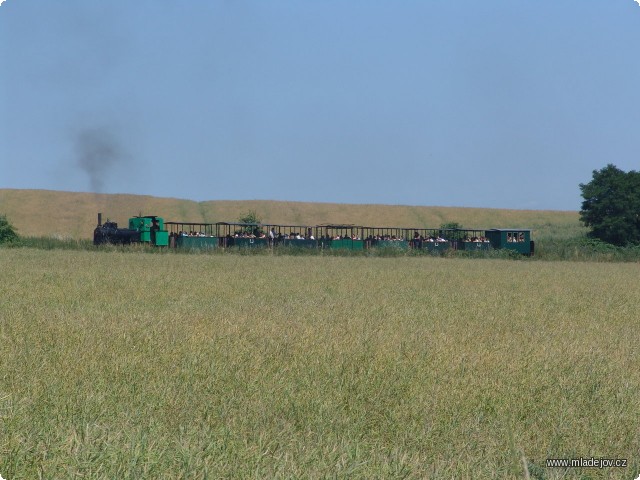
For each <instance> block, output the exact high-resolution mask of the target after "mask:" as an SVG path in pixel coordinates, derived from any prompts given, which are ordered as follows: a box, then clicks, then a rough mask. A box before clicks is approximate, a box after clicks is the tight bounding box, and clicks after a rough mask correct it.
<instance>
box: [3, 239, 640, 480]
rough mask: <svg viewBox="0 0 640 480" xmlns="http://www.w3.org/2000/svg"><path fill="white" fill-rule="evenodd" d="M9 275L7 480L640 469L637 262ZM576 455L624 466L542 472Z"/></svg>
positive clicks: (239, 261)
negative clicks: (625, 463)
mask: <svg viewBox="0 0 640 480" xmlns="http://www.w3.org/2000/svg"><path fill="white" fill-rule="evenodd" d="M122 252H127V253H126V254H123V253H122ZM0 264H1V265H2V266H3V280H2V283H1V284H0V288H1V289H2V291H1V295H0V432H1V433H0V474H2V475H3V476H4V477H5V478H9V479H11V480H16V479H27V478H28V479H31V478H52V479H53V478H56V479H57V478H86V479H97V478H123V479H134V478H135V479H144V478H154V479H155V478H172V479H174V478H190V479H191V478H195V479H199V478H248V477H250V478H326V477H330V478H433V479H435V478H447V479H448V478H463V479H464V478H468V479H471V478H473V479H476V478H523V477H524V475H525V465H526V470H527V471H529V474H530V475H531V476H532V478H583V479H589V478H624V479H628V478H635V476H637V475H638V473H639V467H640V464H639V463H638V451H640V433H639V431H638V428H637V426H638V424H639V422H640V408H639V403H638V391H640V357H639V356H638V355H637V354H636V353H637V349H638V345H639V344H640V338H639V337H640V335H639V333H638V329H637V320H636V313H637V312H638V311H639V310H640V297H639V296H638V295H637V288H636V286H637V276H638V266H637V265H633V264H593V263H568V262H564V263H563V262H555V263H547V262H504V261H496V260H491V259H486V260H483V261H478V260H473V259H441V258H433V257H420V258H402V257H397V258H364V257H351V258H349V257H347V258H341V257H325V258H319V257H314V256H283V257H277V258H276V257H275V256H272V255H259V256H252V257H249V256H242V255H227V254H224V255H144V254H142V253H140V252H133V251H131V250H114V251H111V252H108V251H101V252H92V251H62V250H54V251H44V250H37V249H27V248H22V249H0ZM576 456H577V457H580V456H583V457H588V456H600V457H619V458H627V459H629V465H630V466H629V467H628V468H626V469H619V470H597V469H583V470H579V469H576V470H569V471H566V472H565V471H559V470H551V469H546V468H545V467H544V460H545V458H547V457H576ZM523 458H524V463H523Z"/></svg>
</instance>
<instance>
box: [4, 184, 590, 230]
mask: <svg viewBox="0 0 640 480" xmlns="http://www.w3.org/2000/svg"><path fill="white" fill-rule="evenodd" d="M249 210H254V211H256V212H257V214H258V216H259V217H260V218H261V219H262V221H263V222H265V223H274V224H290V225H316V224H322V223H352V224H358V225H366V226H401V227H431V228H433V227H439V226H440V225H441V224H442V223H447V222H458V223H460V224H462V225H464V226H465V227H469V228H494V227H495V228H500V227H505V228H506V227H514V228H532V229H533V230H534V237H538V238H539V237H549V236H554V237H557V238H567V237H571V236H575V235H578V234H580V233H582V232H583V228H582V227H581V225H580V223H579V219H578V212H573V211H554V210H508V209H489V208H464V207H425V206H408V205H359V204H358V205H354V204H338V203H306V202H281V201H274V200H242V201H240V200H211V201H205V202H195V201H192V200H183V199H177V198H160V197H152V196H148V195H128V194H94V193H77V192H60V191H52V190H14V189H0V214H6V215H7V216H8V218H9V220H10V221H11V222H12V223H13V225H14V226H15V227H16V228H17V229H18V232H19V233H20V234H21V235H24V236H56V237H65V238H69V237H70V238H90V237H91V235H92V233H93V229H94V227H95V226H96V222H97V220H96V217H97V213H98V212H102V214H103V218H104V219H105V220H106V219H107V218H109V219H111V220H113V221H116V222H118V223H119V224H121V225H126V223H127V220H128V218H129V217H131V216H134V215H139V214H142V215H159V216H161V217H163V218H165V220H167V221H183V222H203V223H214V222H220V221H227V222H230V221H236V220H237V219H238V218H239V217H240V216H241V215H242V214H243V213H246V212H247V211H249Z"/></svg>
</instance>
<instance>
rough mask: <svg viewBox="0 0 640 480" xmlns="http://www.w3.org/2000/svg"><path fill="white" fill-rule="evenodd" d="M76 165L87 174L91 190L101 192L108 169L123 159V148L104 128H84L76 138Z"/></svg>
mask: <svg viewBox="0 0 640 480" xmlns="http://www.w3.org/2000/svg"><path fill="white" fill-rule="evenodd" d="M76 154H77V162H78V166H79V167H80V168H82V170H84V172H85V173H86V174H87V175H88V176H89V182H90V185H91V191H92V192H94V193H102V191H103V190H104V186H105V181H106V177H107V176H108V174H109V172H110V170H111V169H112V168H113V167H114V166H115V165H117V164H118V163H120V162H121V161H122V159H123V149H122V146H121V145H120V143H119V142H118V139H117V138H116V137H115V135H114V134H113V133H112V132H111V131H110V130H109V129H106V128H93V129H85V130H82V131H80V132H79V133H78V136H77V139H76Z"/></svg>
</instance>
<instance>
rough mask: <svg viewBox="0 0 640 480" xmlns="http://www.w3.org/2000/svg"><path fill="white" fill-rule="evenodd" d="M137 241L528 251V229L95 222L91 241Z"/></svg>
mask: <svg viewBox="0 0 640 480" xmlns="http://www.w3.org/2000/svg"><path fill="white" fill-rule="evenodd" d="M132 242H142V243H148V244H151V245H155V246H159V247H169V248H180V249H188V250H194V249H197V250H207V249H213V248H274V247H301V248H321V249H347V250H365V249H370V248H395V249H403V250H406V249H420V250H427V251H429V252H433V253H441V252H444V251H446V250H449V249H453V250H464V251H488V250H491V249H507V250H513V251H516V252H518V253H521V254H523V255H533V252H534V242H533V241H532V240H531V230H530V229H519V228H511V229H505V228H492V229H461V228H454V229H441V228H440V229H438V228H405V227H366V226H361V225H350V224H323V225H314V226H309V225H277V224H268V223H260V224H258V223H228V222H217V223H193V222H165V221H164V219H163V218H162V217H158V216H155V215H148V216H138V217H132V218H130V219H129V228H128V229H119V228H118V226H117V224H116V223H113V222H106V223H105V224H104V225H102V215H101V214H98V226H97V227H96V229H95V231H94V244H96V245H99V244H103V243H132Z"/></svg>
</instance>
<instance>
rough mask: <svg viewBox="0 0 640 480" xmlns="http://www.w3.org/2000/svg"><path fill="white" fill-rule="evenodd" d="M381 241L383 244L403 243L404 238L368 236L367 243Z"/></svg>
mask: <svg viewBox="0 0 640 480" xmlns="http://www.w3.org/2000/svg"><path fill="white" fill-rule="evenodd" d="M374 240H375V241H383V242H404V241H405V238H404V237H396V236H395V235H369V236H368V237H367V241H374Z"/></svg>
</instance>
